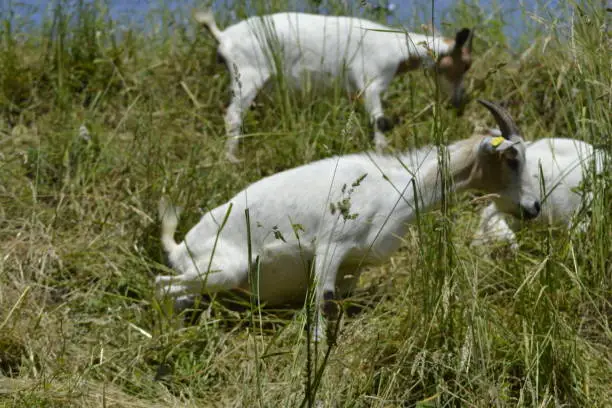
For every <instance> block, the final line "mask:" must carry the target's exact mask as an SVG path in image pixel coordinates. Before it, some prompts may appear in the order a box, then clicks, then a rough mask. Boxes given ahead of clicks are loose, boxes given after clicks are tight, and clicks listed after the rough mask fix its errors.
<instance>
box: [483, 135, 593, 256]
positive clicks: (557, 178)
mask: <svg viewBox="0 0 612 408" xmlns="http://www.w3.org/2000/svg"><path fill="white" fill-rule="evenodd" d="M500 134H501V132H500V130H499V129H489V130H488V135H489V136H499V135H500ZM525 146H526V149H525V153H526V162H525V170H524V172H523V177H524V179H523V182H522V185H523V188H524V189H525V191H528V190H530V191H531V195H532V196H536V197H538V199H539V201H540V203H541V205H542V208H541V211H540V215H539V216H538V217H536V218H534V219H532V220H530V221H529V223H525V222H522V220H521V219H520V218H519V217H516V216H514V215H508V214H514V212H513V211H512V207H508V206H507V201H506V200H504V199H503V198H501V199H498V200H494V201H493V203H491V204H490V205H489V206H487V207H485V208H484V209H483V210H482V214H481V218H480V225H479V227H478V231H477V232H476V234H475V235H474V240H473V241H472V246H481V245H484V244H487V243H493V242H506V243H509V244H510V246H511V248H512V249H513V250H517V249H518V247H519V246H518V242H517V240H516V232H517V231H519V230H520V229H521V228H523V227H524V226H526V225H529V224H532V223H535V224H539V225H565V226H566V227H567V228H569V229H571V227H572V224H573V222H574V221H575V220H576V216H578V215H579V212H580V211H581V210H582V209H583V208H585V207H588V206H589V205H590V201H591V198H592V194H591V193H587V194H586V195H584V196H583V195H582V193H580V192H578V191H576V190H575V189H576V188H577V187H579V186H580V184H581V183H582V182H583V180H585V178H586V177H587V174H588V172H589V171H591V170H595V172H596V174H600V173H601V172H602V171H603V165H604V162H603V160H604V155H603V152H601V151H596V150H594V149H593V146H592V145H590V144H589V143H586V142H583V141H580V140H576V139H569V138H545V139H540V140H537V141H535V142H527V143H525ZM593 160H595V166H594V168H593V167H592V165H593V162H592V161H593ZM579 226H580V227H582V228H584V227H585V226H586V224H584V223H581V224H579Z"/></svg>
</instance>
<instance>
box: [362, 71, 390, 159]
mask: <svg viewBox="0 0 612 408" xmlns="http://www.w3.org/2000/svg"><path fill="white" fill-rule="evenodd" d="M366 86H367V87H366V89H365V91H364V101H365V108H366V111H367V112H368V114H369V115H370V123H371V124H372V127H373V130H374V146H375V147H376V151H377V152H378V153H382V151H383V149H384V148H386V147H387V146H388V144H389V142H388V141H387V138H386V137H385V135H384V132H388V131H389V130H391V128H392V127H393V125H392V124H391V120H389V119H388V118H387V117H386V116H385V115H384V111H383V108H382V102H381V100H380V97H381V95H382V93H383V92H384V91H385V90H386V89H387V87H388V81H386V80H385V78H383V77H379V78H377V79H375V80H373V81H372V82H371V83H370V84H367V85H366Z"/></svg>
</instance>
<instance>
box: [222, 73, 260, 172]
mask: <svg viewBox="0 0 612 408" xmlns="http://www.w3.org/2000/svg"><path fill="white" fill-rule="evenodd" d="M230 75H231V76H232V84H231V89H232V101H231V103H230V105H229V106H228V108H227V111H226V113H225V127H226V132H227V141H226V145H225V147H226V152H225V155H226V158H227V159H228V160H229V161H230V162H232V163H238V162H240V160H239V159H238V158H237V157H236V151H237V149H238V142H239V140H240V135H241V134H242V121H243V116H244V112H245V111H246V110H247V109H248V108H249V106H251V104H252V103H253V100H254V99H255V97H256V96H257V93H258V92H259V90H260V89H261V88H262V87H263V86H264V84H265V83H266V81H267V80H268V78H269V77H270V74H268V73H267V72H265V71H262V72H260V71H258V70H255V69H237V70H236V72H230Z"/></svg>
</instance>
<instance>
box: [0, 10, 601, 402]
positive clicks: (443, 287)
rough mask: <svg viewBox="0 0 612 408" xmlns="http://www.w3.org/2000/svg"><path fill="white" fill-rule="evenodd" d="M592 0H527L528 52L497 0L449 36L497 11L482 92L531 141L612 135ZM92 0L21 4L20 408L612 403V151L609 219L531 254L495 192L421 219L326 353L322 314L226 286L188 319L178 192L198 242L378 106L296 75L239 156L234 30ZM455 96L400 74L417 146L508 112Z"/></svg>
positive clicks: (1, 274) (15, 222)
mask: <svg viewBox="0 0 612 408" xmlns="http://www.w3.org/2000/svg"><path fill="white" fill-rule="evenodd" d="M593 3H594V4H588V2H582V3H580V5H579V6H578V5H576V6H575V7H574V13H573V14H572V15H571V19H570V17H567V18H566V19H563V20H559V21H551V20H548V19H547V18H546V17H533V16H527V15H526V16H525V18H532V19H534V20H535V21H537V23H536V24H537V26H538V30H537V37H536V38H534V39H533V40H532V41H526V42H525V43H524V44H522V45H521V46H520V47H519V48H518V49H510V48H509V47H507V46H506V45H505V44H507V43H508V39H506V38H504V35H503V23H502V22H500V21H499V20H497V19H490V20H487V19H486V15H484V13H483V12H482V11H481V10H480V9H479V7H478V3H477V2H469V5H464V6H461V7H458V8H457V10H455V13H452V14H449V15H453V16H455V17H454V18H455V19H454V20H449V21H446V22H445V23H446V24H444V25H443V31H444V32H445V33H446V34H448V35H453V33H454V32H455V30H456V29H458V28H460V27H463V26H473V25H475V24H479V25H478V28H477V30H478V31H477V38H476V39H475V42H474V47H475V50H474V51H475V55H476V58H475V62H474V65H473V67H472V69H471V71H470V73H469V76H468V79H467V84H468V89H469V91H470V95H471V97H472V98H476V97H484V98H487V99H492V100H498V101H501V102H503V104H504V105H505V106H507V107H508V109H509V110H510V111H511V113H512V115H513V117H514V118H515V119H516V121H517V123H518V125H519V127H520V128H521V129H522V131H523V133H524V137H525V139H527V140H535V139H538V138H542V137H550V136H569V137H575V138H577V139H581V140H585V141H588V142H590V143H593V144H595V145H597V146H598V147H600V148H602V149H607V151H610V147H611V144H612V142H611V136H612V124H611V123H612V122H611V120H610V119H611V118H610V112H612V75H611V72H612V71H611V70H610V60H611V50H610V47H611V45H612V44H611V42H610V39H609V37H608V34H607V32H606V28H607V27H605V22H606V18H607V17H609V13H608V15H606V12H605V10H603V9H602V8H601V4H600V2H598V1H593ZM79 4H80V3H77V5H76V6H68V5H67V4H65V3H63V2H61V3H60V6H58V7H57V8H56V9H55V12H54V14H53V16H52V18H50V19H45V20H43V21H42V23H41V24H40V25H39V26H36V27H33V28H32V27H30V28H29V30H28V33H27V34H26V33H25V32H24V28H23V27H22V26H20V25H19V19H18V18H15V17H14V16H13V18H10V16H8V15H6V16H5V15H3V16H2V18H3V21H2V25H1V27H0V43H1V45H0V405H1V406H7V407H23V408H26V407H39V406H40V407H87V406H96V407H97V406H108V407H153V406H155V407H156V406H160V407H161V406H163V407H167V406H181V407H182V406H188V407H203V406H219V407H227V406H233V407H234V406H235V407H242V406H244V407H249V406H259V407H280V406H282V407H297V406H317V407H341V406H342V407H397V406H405V407H411V406H415V405H416V406H418V407H438V406H440V407H442V406H470V407H471V406H476V407H491V406H495V407H510V406H520V407H523V406H529V407H536V406H537V407H552V406H567V407H570V406H571V407H605V406H611V402H610V401H612V388H611V387H610V384H611V383H612V349H611V347H610V345H611V344H612V342H611V340H612V333H611V330H610V316H611V315H612V307H611V303H610V302H611V299H612V292H611V289H612V262H611V261H610V259H612V232H611V229H610V225H611V223H612V214H611V211H610V208H611V206H610V204H611V198H612V196H611V194H610V190H609V188H607V189H606V186H608V187H609V185H610V182H611V177H612V175H611V173H610V163H607V164H606V168H607V172H606V173H605V174H604V176H603V177H591V178H589V180H588V182H587V183H586V185H585V189H587V190H590V191H592V192H593V193H594V201H593V206H592V211H591V214H585V217H587V216H590V218H591V224H590V227H589V228H588V229H587V230H586V231H584V232H581V231H572V232H571V233H567V231H563V230H556V229H545V230H540V231H528V232H525V233H524V234H522V235H521V237H520V240H521V251H520V252H518V253H517V254H511V253H509V252H508V251H506V250H504V248H489V249H487V250H485V252H484V253H475V252H474V251H472V250H471V249H470V248H469V246H468V245H469V242H470V240H471V237H472V234H473V232H474V230H475V228H476V226H477V223H478V210H480V209H481V208H482V206H484V205H486V203H485V202H481V201H474V200H473V199H474V197H475V196H474V195H469V194H464V195H460V196H456V197H452V202H453V203H454V204H455V205H454V206H452V207H448V208H447V207H443V208H441V209H439V210H437V211H434V212H433V213H431V214H429V215H427V216H424V217H422V218H421V219H419V223H418V224H419V228H417V227H415V228H413V229H412V230H411V233H410V234H409V235H408V236H406V237H405V241H404V245H403V247H402V249H401V250H400V251H399V252H398V253H397V254H396V255H395V256H394V257H393V258H392V260H391V261H389V262H387V263H386V264H384V265H383V266H381V267H377V268H371V269H369V270H367V271H365V273H364V274H363V278H362V281H361V282H360V285H359V288H358V291H357V293H355V295H354V297H353V298H351V299H349V300H346V301H345V302H344V306H345V307H346V308H347V309H348V308H349V306H359V309H360V310H359V311H358V312H357V313H352V314H350V316H346V317H345V319H344V325H343V328H342V330H341V332H340V334H339V338H338V344H337V346H334V347H332V349H331V350H328V349H327V347H326V346H324V345H322V346H321V347H320V348H319V349H317V350H314V349H312V348H311V349H308V348H307V342H306V340H305V339H306V333H305V331H304V330H303V326H304V323H305V321H306V318H305V312H304V311H301V310H297V311H295V310H288V311H287V310H284V311H270V310H267V311H258V310H254V309H250V308H248V307H247V308H246V309H245V310H244V308H243V310H234V309H236V308H232V307H229V306H228V305H227V303H221V302H217V301H215V302H213V303H211V305H210V307H209V308H208V310H207V311H206V312H205V313H204V314H203V315H202V316H200V317H199V318H197V319H195V323H194V324H184V323H183V321H184V319H183V317H182V316H176V315H174V314H173V313H172V312H171V310H170V309H169V307H168V305H167V304H160V303H159V301H158V300H157V299H156V298H155V297H154V290H153V279H154V277H155V276H156V275H157V274H159V273H167V272H168V270H167V267H166V266H165V265H166V264H165V258H164V254H163V252H162V250H161V247H160V242H159V238H158V237H159V226H158V220H157V216H156V208H157V202H158V200H159V198H160V197H161V196H162V195H163V194H167V195H169V196H170V197H171V198H172V199H173V200H174V201H175V202H177V203H179V204H181V205H182V206H183V207H184V208H185V212H184V215H183V217H182V220H181V224H180V227H179V230H180V231H179V235H181V236H182V234H183V233H184V232H185V231H187V230H188V229H189V228H190V227H191V226H192V225H193V224H194V223H195V222H197V220H198V218H199V217H200V216H201V214H202V213H203V212H204V211H206V210H207V209H210V208H214V207H215V206H216V205H218V204H221V203H223V202H225V201H226V200H227V199H229V198H230V197H231V196H232V195H233V194H235V193H236V192H238V191H240V190H241V189H242V188H244V187H245V186H247V185H248V184H249V183H251V182H253V181H255V180H258V179H259V178H261V177H263V176H266V175H269V174H273V173H275V172H278V171H281V170H283V169H287V168H290V167H293V166H296V165H300V164H303V163H307V162H311V161H313V160H316V159H319V158H323V157H328V156H330V155H333V154H338V153H348V152H356V151H363V150H365V149H368V148H370V141H369V128H368V125H367V120H366V118H365V115H364V111H363V108H362V105H361V101H359V100H356V99H354V98H353V99H350V98H347V97H346V95H345V92H344V91H342V90H341V89H339V88H338V89H330V90H328V91H325V92H323V93H317V94H313V93H312V92H299V91H293V90H291V89H286V87H284V86H282V81H280V82H281V86H273V87H271V88H270V90H269V91H267V92H265V93H262V94H261V95H260V96H259V97H258V98H257V101H256V106H255V107H254V109H252V110H251V111H250V112H249V113H248V115H247V117H246V121H245V127H246V132H247V133H248V137H246V138H245V141H244V143H243V145H242V148H241V154H242V157H244V159H245V160H244V162H243V163H241V164H239V165H231V164H229V163H227V162H225V161H224V160H223V149H224V138H223V135H224V130H223V119H222V115H223V112H224V106H225V105H226V104H227V102H228V100H229V94H228V87H227V84H228V73H227V72H225V70H224V67H223V66H220V65H217V64H216V62H215V53H214V51H215V50H214V44H213V42H212V40H211V39H210V38H209V37H208V36H206V35H204V34H203V33H202V32H200V31H199V30H198V29H197V28H196V27H195V26H194V25H193V24H192V23H189V24H187V25H186V26H184V25H183V23H181V22H180V21H173V20H172V18H171V15H170V14H166V15H165V18H164V24H165V25H163V26H160V27H159V29H157V30H154V31H150V32H143V31H139V30H137V29H129V28H122V27H120V26H119V25H118V24H117V23H116V22H114V21H113V20H112V19H110V18H109V17H108V16H107V15H106V14H105V13H104V10H101V9H100V8H95V7H91V6H85V5H82V4H81V5H79ZM236 7H237V10H239V11H240V10H243V8H239V6H236ZM279 7H280V5H279ZM337 11H338V12H340V11H341V9H340V6H338V9H337ZM7 14H8V13H7ZM238 14H239V15H240V13H238ZM568 16H569V14H568ZM373 18H374V17H373ZM167 27H172V30H169V29H167ZM194 33H199V34H198V35H197V36H194V35H193V34H194ZM194 38H195V39H194ZM433 95H435V87H434V84H433V81H432V79H431V78H430V77H429V76H427V75H425V74H424V73H422V72H414V73H411V74H407V75H405V76H403V77H400V78H396V80H395V81H394V83H393V85H392V87H391V88H390V89H389V92H388V93H387V98H386V101H385V106H386V109H387V113H388V114H389V115H390V116H392V117H395V118H396V119H397V125H396V127H395V128H394V129H393V131H392V132H391V133H390V134H389V139H390V141H391V142H392V145H393V147H394V148H396V149H407V148H411V147H416V146H422V145H425V144H429V143H435V144H444V143H447V142H449V141H452V140H457V139H461V138H465V137H467V136H468V135H470V134H471V133H472V132H473V131H474V128H475V126H482V125H492V124H493V122H492V121H491V120H490V117H489V116H488V114H487V113H486V112H485V111H484V109H483V108H482V107H481V106H479V105H478V104H476V103H475V102H472V103H470V104H469V105H468V106H467V109H466V112H465V115H464V116H462V117H456V115H455V114H454V113H453V112H452V111H451V110H448V109H446V108H445V104H444V103H443V102H441V101H436V100H434V99H433ZM82 126H84V128H81V127H82ZM245 250H246V248H245ZM353 309H354V307H353ZM328 351H329V352H328Z"/></svg>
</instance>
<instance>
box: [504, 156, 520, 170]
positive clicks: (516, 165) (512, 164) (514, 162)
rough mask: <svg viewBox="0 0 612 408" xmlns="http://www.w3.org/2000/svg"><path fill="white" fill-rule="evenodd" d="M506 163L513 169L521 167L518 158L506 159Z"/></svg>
mask: <svg viewBox="0 0 612 408" xmlns="http://www.w3.org/2000/svg"><path fill="white" fill-rule="evenodd" d="M506 163H507V164H508V167H510V169H512V171H517V170H518V168H519V161H518V159H508V160H506Z"/></svg>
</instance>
